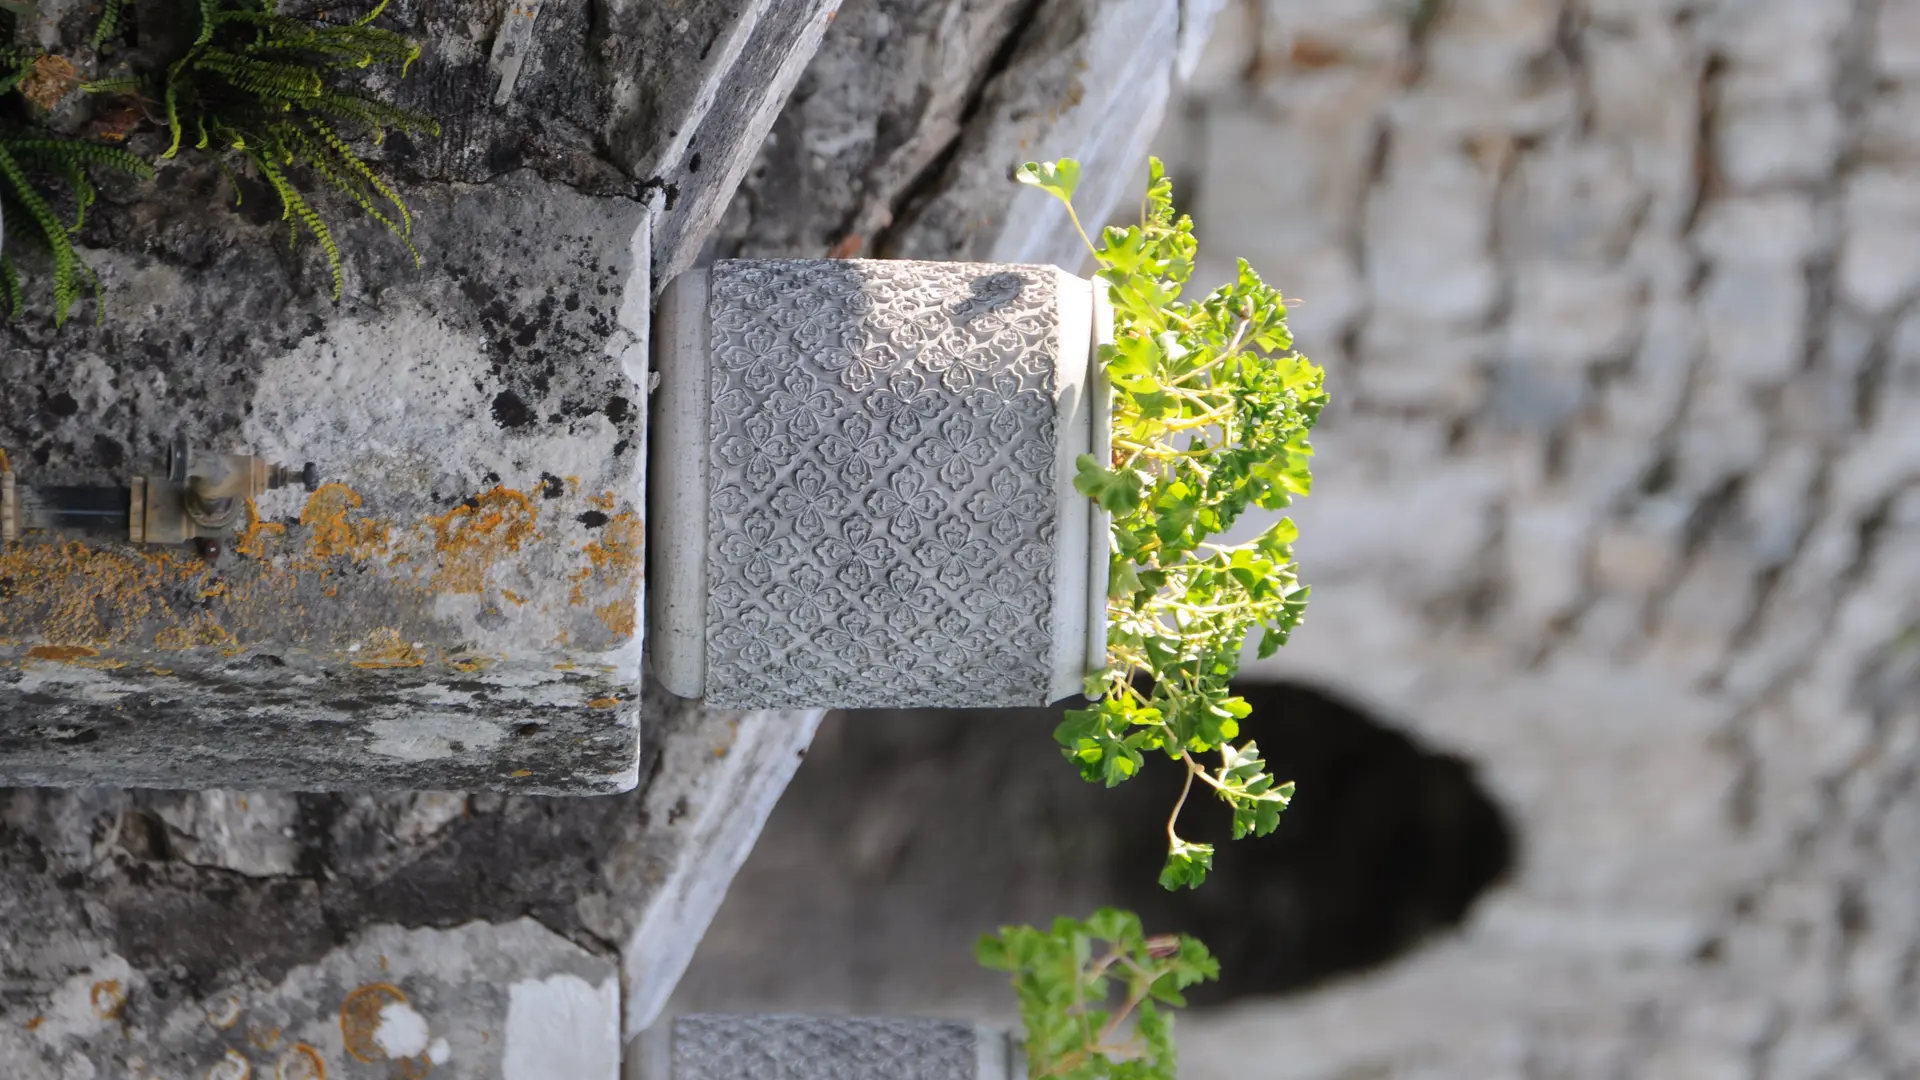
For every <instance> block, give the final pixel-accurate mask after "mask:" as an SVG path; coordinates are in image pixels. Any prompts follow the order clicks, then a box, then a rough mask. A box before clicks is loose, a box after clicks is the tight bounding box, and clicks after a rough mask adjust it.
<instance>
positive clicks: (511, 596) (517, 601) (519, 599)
mask: <svg viewBox="0 0 1920 1080" xmlns="http://www.w3.org/2000/svg"><path fill="white" fill-rule="evenodd" d="M500 595H501V596H504V597H506V598H507V602H508V603H510V604H513V605H514V606H515V607H525V606H526V603H527V598H526V597H524V596H521V595H520V594H519V593H517V592H514V591H513V590H512V589H501V590H500Z"/></svg>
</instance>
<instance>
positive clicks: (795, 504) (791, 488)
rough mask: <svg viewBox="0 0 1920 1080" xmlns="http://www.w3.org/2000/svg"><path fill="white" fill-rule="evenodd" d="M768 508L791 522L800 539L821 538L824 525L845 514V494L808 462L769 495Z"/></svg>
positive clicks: (822, 472)
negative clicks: (805, 537) (770, 497)
mask: <svg viewBox="0 0 1920 1080" xmlns="http://www.w3.org/2000/svg"><path fill="white" fill-rule="evenodd" d="M769 505H771V506H772V507H773V509H774V512H775V513H777V514H780V515H781V516H783V517H786V518H789V519H791V520H792V522H793V531H794V532H796V533H798V534H799V535H801V536H808V537H812V536H821V535H823V534H825V533H826V531H827V522H828V521H830V520H834V519H837V518H839V517H840V516H841V515H842V514H845V513H846V512H847V506H848V505H849V503H848V499H847V493H846V492H844V491H842V490H840V489H839V487H837V486H835V485H834V483H833V481H831V480H829V479H827V474H826V473H825V472H824V471H823V470H822V469H821V468H820V466H818V465H815V464H814V463H813V462H811V461H807V462H802V463H801V465H800V467H799V468H798V469H795V470H794V471H793V482H792V483H790V484H783V485H781V486H780V487H779V488H777V489H776V490H775V491H774V493H773V498H772V500H770V502H769Z"/></svg>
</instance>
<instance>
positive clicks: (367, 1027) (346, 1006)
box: [340, 982, 407, 1062]
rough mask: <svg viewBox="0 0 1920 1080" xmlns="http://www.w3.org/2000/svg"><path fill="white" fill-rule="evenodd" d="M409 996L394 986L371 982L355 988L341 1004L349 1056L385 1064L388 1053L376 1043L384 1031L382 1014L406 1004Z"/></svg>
mask: <svg viewBox="0 0 1920 1080" xmlns="http://www.w3.org/2000/svg"><path fill="white" fill-rule="evenodd" d="M406 1003H407V995H405V994H403V993H401V992H400V988H399V987H397V986H395V985H393V984H392V983H384V982H378V983H367V984H366V985H365V986H360V987H356V988H354V990H353V992H351V993H349V994H348V995H347V999H346V1000H345V1001H343V1002H341V1003H340V1040H341V1042H343V1043H345V1044H346V1047H347V1053H349V1054H352V1055H353V1056H354V1057H356V1058H359V1059H360V1060H361V1061H367V1062H373V1061H384V1060H386V1057H387V1052H386V1051H385V1050H383V1049H381V1047H380V1044H379V1043H378V1042H376V1041H375V1040H374V1037H373V1035H374V1032H376V1031H378V1030H379V1028H380V1011H381V1010H382V1009H385V1008H386V1007H387V1006H388V1005H395V1004H398V1005H405V1004H406Z"/></svg>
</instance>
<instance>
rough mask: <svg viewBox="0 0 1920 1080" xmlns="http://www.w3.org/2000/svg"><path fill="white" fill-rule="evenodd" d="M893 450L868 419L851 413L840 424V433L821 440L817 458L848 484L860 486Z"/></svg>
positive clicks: (877, 425)
mask: <svg viewBox="0 0 1920 1080" xmlns="http://www.w3.org/2000/svg"><path fill="white" fill-rule="evenodd" d="M893 447H894V444H893V442H892V441H891V440H890V439H888V438H887V437H886V436H885V435H883V434H881V432H880V425H879V424H878V423H877V422H876V421H875V420H874V419H873V418H872V417H869V416H866V415H863V414H861V413H854V414H853V415H851V416H849V417H847V418H846V419H844V420H842V421H840V430H838V431H836V432H835V433H833V434H832V435H829V436H827V437H826V438H825V439H823V440H821V442H820V457H821V458H822V459H824V460H825V461H826V463H827V464H829V465H831V466H833V467H834V468H836V469H838V470H840V475H842V476H844V477H846V478H847V479H848V480H849V481H851V482H853V483H855V484H864V483H866V482H867V481H869V480H871V479H873V474H874V471H875V470H877V469H878V468H880V467H881V466H882V465H885V464H886V463H887V459H888V458H889V457H892V456H893Z"/></svg>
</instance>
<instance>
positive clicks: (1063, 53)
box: [712, 0, 1219, 270]
mask: <svg viewBox="0 0 1920 1080" xmlns="http://www.w3.org/2000/svg"><path fill="white" fill-rule="evenodd" d="M1218 6H1219V5H1218V4H1216V3H1213V2H1210V0H1192V2H1189V3H1186V4H1182V3H1180V2H1179V0H1125V2H1124V3H1097V2H1090V0H1062V2H1058V3H1054V2H1045V3H1036V2H1033V0H1025V2H1020V0H985V2H977V3H976V2H971V0H969V2H965V3H961V2H957V0H904V2H882V0H854V2H851V3H847V4H845V5H844V6H843V8H842V9H841V11H840V13H839V16H838V17H837V18H836V19H835V21H834V24H833V26H832V28H831V29H830V30H829V31H828V33H827V35H826V37H825V39H824V40H823V41H822V43H821V46H820V52H819V55H818V56H817V57H816V58H815V60H814V62H813V64H812V65H811V66H810V67H809V69H808V71H807V74H806V75H805V76H804V77H803V78H802V79H801V81H800V82H799V84H798V85H797V87H796V88H795V91H794V99H793V102H792V103H791V105H790V106H789V107H788V109H787V110H786V112H784V113H783V114H782V115H781V117H780V119H779V121H778V122H776V124H775V125H774V127H773V129H772V133H771V135H770V136H769V137H768V140H767V143H766V146H765V147H764V148H763V149H762V151H761V154H760V158H759V160H758V161H757V162H756V163H755V164H754V165H753V167H752V169H751V170H750V171H749V172H748V174H747V178H746V180H745V182H744V183H743V184H742V185H741V189H740V192H739V194H738V195H737V196H736V197H735V199H734V204H733V206H732V207H731V208H730V209H729V210H728V212H727V216H726V217H725V218H724V219H723V220H722V222H721V224H720V226H719V228H718V230H717V231H716V234H715V237H714V239H713V242H712V253H713V254H715V255H718V256H721V257H741V256H756V257H818V256H821V255H826V254H829V253H833V254H837V255H843V256H844V255H859V254H863V253H864V254H873V255H878V256H882V257H889V258H924V259H958V260H962V261H980V262H1045V263H1054V264H1056V265H1058V266H1062V267H1064V268H1066V269H1069V270H1077V269H1078V268H1080V266H1081V265H1082V264H1083V263H1084V262H1085V261H1086V255H1085V251H1084V249H1083V248H1082V247H1081V246H1080V241H1079V238H1078V237H1077V236H1076V235H1075V234H1074V232H1073V229H1072V226H1071V225H1070V224H1069V223H1068V221H1067V219H1066V214H1065V212H1064V210H1062V209H1061V208H1060V207H1059V206H1058V205H1057V204H1055V203H1054V202H1053V201H1052V200H1050V199H1047V198H1045V197H1028V196H1031V195H1032V194H1033V193H1027V195H1024V196H1019V197H1016V195H1015V193H1014V191H1013V189H1010V188H1009V187H1008V180H1009V178H1010V177H1011V175H1012V170H1013V169H1014V168H1015V167H1016V166H1018V165H1019V164H1020V163H1021V162H1023V161H1027V160H1031V159H1036V158H1046V159H1052V158H1056V157H1075V158H1078V159H1080V161H1081V162H1082V165H1083V167H1084V168H1083V174H1082V175H1083V179H1082V182H1081V189H1080V193H1079V194H1078V195H1077V196H1076V199H1075V204H1076V205H1077V206H1078V207H1079V209H1080V213H1081V215H1082V216H1083V217H1084V218H1085V219H1086V220H1087V221H1089V222H1095V221H1101V220H1105V218H1106V217H1107V215H1108V214H1109V213H1111V212H1112V211H1113V209H1114V207H1115V206H1116V205H1117V204H1119V203H1120V202H1122V201H1124V200H1125V199H1127V198H1130V197H1131V194H1132V192H1133V190H1134V188H1135V185H1136V184H1137V183H1138V182H1140V180H1141V174H1140V167H1141V163H1142V160H1143V158H1144V157H1145V155H1146V151H1147V143H1148V140H1149V138H1150V137H1151V136H1152V134H1153V131H1154V129H1155V128H1156V127H1157V126H1158V125H1159V122H1160V119H1161V116H1162V114H1163V112H1164V110H1165V107H1166V103H1167V100H1168V98H1169V96H1170V95H1171V92H1172V86H1173V83H1174V79H1175V76H1174V66H1175V61H1176V58H1177V54H1178V53H1179V51H1180V49H1181V47H1182V42H1183V41H1191V40H1193V39H1196V38H1198V39H1204V37H1205V35H1206V32H1207V29H1208V27H1209V26H1210V25H1211V23H1212V20H1213V18H1214V15H1215V14H1216V9H1217V8H1218Z"/></svg>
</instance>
